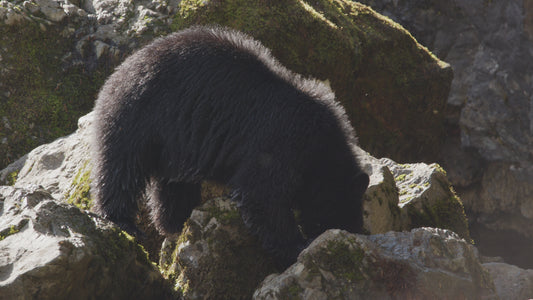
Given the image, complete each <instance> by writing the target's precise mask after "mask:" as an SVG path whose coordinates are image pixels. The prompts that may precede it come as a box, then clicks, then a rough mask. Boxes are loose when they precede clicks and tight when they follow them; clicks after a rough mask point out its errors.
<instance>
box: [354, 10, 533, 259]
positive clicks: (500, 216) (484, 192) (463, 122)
mask: <svg viewBox="0 0 533 300" xmlns="http://www.w3.org/2000/svg"><path fill="white" fill-rule="evenodd" d="M361 2H363V3H366V4H368V5H370V6H372V7H373V8H374V9H376V10H377V11H378V12H380V13H383V14H385V15H387V16H389V17H391V18H392V19H394V20H396V21H397V22H399V23H400V24H402V25H403V26H405V27H406V28H407V29H408V30H409V31H410V32H411V33H412V34H413V35H414V36H415V38H417V39H418V41H420V42H421V43H422V44H423V45H425V46H428V47H429V49H431V50H432V51H433V52H434V53H435V54H437V56H439V57H440V58H442V59H444V60H445V61H447V62H449V63H450V64H451V65H452V67H453V69H454V79H453V82H452V85H451V90H450V96H449V98H448V103H449V108H451V109H450V110H449V112H448V114H449V115H448V118H449V121H450V123H451V126H450V129H449V132H450V136H449V138H448V141H447V142H446V145H447V146H446V147H445V148H444V149H443V151H442V152H443V158H442V164H443V166H444V167H445V168H446V170H447V171H448V174H449V179H450V180H451V182H452V183H453V184H454V186H455V187H456V188H457V192H458V193H459V194H460V195H461V198H462V200H463V202H464V204H465V208H466V210H467V214H468V215H469V220H470V222H471V230H472V236H473V238H474V239H475V240H476V241H477V244H478V245H479V246H480V251H481V252H482V253H485V254H487V255H499V256H503V257H504V258H505V259H506V260H507V261H509V262H513V263H517V264H521V265H522V266H525V267H529V268H532V267H533V257H532V256H531V255H530V253H532V252H533V231H531V228H533V98H532V97H533V85H532V84H531V83H532V78H531V74H532V73H533V52H531V49H532V47H533V43H532V42H533V26H532V24H533V22H532V21H531V20H532V19H533V18H532V17H533V1H531V0H509V1H485V0H474V1H472V0H454V1H437V0H429V1H427V0H416V1H402V0H398V1H391V0H362V1H361ZM509 244H513V245H515V246H514V247H512V249H510V247H508V246H507V245H509Z"/></svg>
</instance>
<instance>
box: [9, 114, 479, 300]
mask: <svg viewBox="0 0 533 300" xmlns="http://www.w3.org/2000/svg"><path fill="white" fill-rule="evenodd" d="M92 120H93V114H88V115H86V116H84V117H82V118H80V120H79V122H78V123H79V128H78V130H77V131H76V132H75V133H73V134H71V135H69V136H67V137H63V138H60V139H58V140H56V141H54V142H52V143H50V144H46V145H42V146H40V147H38V148H36V149H35V150H34V151H32V152H30V153H29V154H28V155H27V157H26V159H25V160H24V161H23V162H17V163H16V164H15V166H11V167H9V168H7V170H16V165H18V166H19V168H21V170H20V171H19V173H18V174H19V178H18V179H17V181H16V183H15V187H16V188H20V189H24V188H27V187H28V186H34V185H36V184H38V185H40V186H42V189H43V190H44V191H46V192H47V193H50V194H51V196H52V195H53V196H54V197H57V199H58V200H61V201H62V202H65V201H66V202H71V203H73V204H76V205H78V206H79V207H82V208H89V207H90V206H91V204H90V194H89V178H90V177H89V173H90V169H91V168H90V162H88V161H87V159H88V157H89V155H88V151H89V147H88V145H87V141H88V138H89V134H90V131H89V130H90V128H91V123H92ZM356 150H357V152H358V155H359V157H360V159H361V165H362V167H363V168H364V169H365V171H366V172H367V173H368V174H369V175H370V179H371V180H370V187H369V189H368V191H367V193H366V194H365V198H364V207H365V228H367V229H368V231H369V233H372V234H374V233H384V232H387V231H390V230H396V231H401V230H410V229H411V228H413V227H417V226H441V227H443V228H450V229H452V230H454V231H456V232H458V233H460V234H461V235H462V236H463V237H464V238H466V239H467V240H469V235H468V228H467V227H466V219H465V217H464V212H463V210H462V206H461V203H460V201H459V199H457V198H456V197H454V196H453V195H454V194H453V191H452V190H451V189H450V186H449V184H448V183H447V181H446V178H445V176H444V174H443V171H442V169H440V168H438V167H437V165H426V164H406V165H400V164H396V163H394V162H393V161H391V160H389V159H379V160H378V159H376V158H374V157H372V156H370V155H369V154H368V153H366V152H364V151H362V150H360V149H356ZM3 173H4V174H5V173H6V171H5V170H4V171H1V172H0V174H3ZM415 183H416V184H415ZM224 192H227V191H226V190H225V189H224V188H223V187H220V186H216V185H213V184H206V185H205V186H204V191H203V197H204V199H210V198H212V197H215V196H218V195H220V194H224ZM437 204H438V205H437ZM439 205H440V206H439ZM434 207H437V208H438V209H437V210H435V209H434ZM412 208H416V209H415V210H414V211H415V212H416V213H415V214H413V213H412V211H413V209H412ZM186 228H187V229H186V231H185V232H184V234H183V235H182V237H181V238H180V239H178V240H177V241H171V240H168V241H167V242H166V244H165V247H164V249H165V250H164V251H163V252H162V253H163V256H162V257H161V260H160V261H161V268H162V269H163V270H164V274H165V276H166V277H167V278H169V279H170V280H171V281H172V282H173V284H174V285H175V287H176V288H177V289H179V290H180V291H181V292H183V293H184V294H185V295H186V296H187V297H189V298H191V299H193V298H198V297H202V296H209V295H213V293H214V292H213V288H215V290H217V291H218V292H219V293H221V291H222V290H224V291H225V292H227V293H228V294H229V295H233V296H235V295H237V294H239V295H244V294H247V295H251V294H252V292H253V288H254V287H255V286H256V285H257V284H258V283H259V282H260V281H261V280H262V277H261V274H262V275H265V276H266V274H268V273H269V272H271V271H272V270H273V269H272V268H273V266H272V265H271V264H270V263H269V262H268V258H267V257H265V254H264V253H263V252H262V250H261V249H260V248H259V247H257V245H256V244H255V243H254V242H255V240H254V239H253V238H251V237H250V236H249V235H247V231H246V230H245V228H244V227H243V225H242V222H241V219H240V216H239V213H238V211H236V210H235V207H234V205H232V204H231V203H228V202H227V200H226V201H223V200H220V199H219V200H217V201H215V202H213V203H212V202H208V203H207V204H206V205H205V206H204V207H202V208H200V209H198V210H195V211H194V213H193V214H192V218H191V220H190V221H189V222H188V226H187V227H186ZM147 234H148V235H149V236H150V237H155V238H154V239H151V240H149V241H143V244H144V245H145V246H147V247H149V249H150V254H151V257H152V259H157V251H158V250H157V249H158V247H159V245H160V243H161V241H160V240H159V239H158V237H157V236H155V233H154V232H153V231H151V232H150V231H147ZM175 250H176V252H175V253H174V251H175ZM235 254H237V256H235ZM246 261H248V262H250V263H249V264H248V263H246ZM234 267H235V269H236V270H240V271H235V269H234ZM250 270H251V273H249V274H248V272H249V271H250ZM243 273H244V274H248V275H246V276H243ZM263 277H264V276H263ZM221 278H222V280H220V279H221ZM230 282H231V284H230ZM243 282H245V283H246V284H243ZM251 283H253V284H251ZM206 286H208V287H209V288H206ZM237 287H238V288H237Z"/></svg>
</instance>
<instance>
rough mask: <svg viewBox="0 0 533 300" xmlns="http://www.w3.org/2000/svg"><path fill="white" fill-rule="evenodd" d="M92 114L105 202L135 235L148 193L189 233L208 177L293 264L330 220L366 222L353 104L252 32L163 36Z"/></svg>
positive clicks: (122, 69) (340, 224) (102, 208)
mask: <svg viewBox="0 0 533 300" xmlns="http://www.w3.org/2000/svg"><path fill="white" fill-rule="evenodd" d="M94 111H95V114H96V119H95V123H94V141H93V143H94V146H95V147H94V148H95V149H94V152H95V157H94V159H93V160H94V161H93V162H94V168H93V197H94V200H95V208H96V210H97V212H99V213H100V214H101V215H103V216H104V217H105V218H107V219H109V220H111V221H114V222H115V223H117V224H118V225H119V226H121V227H122V228H123V229H125V230H126V231H129V232H135V231H136V228H135V225H134V218H135V216H136V213H137V209H138V207H137V201H138V200H139V198H141V197H142V196H143V194H144V192H145V191H146V190H147V189H149V190H150V191H149V192H150V193H149V194H150V197H149V207H150V209H151V211H152V217H153V221H154V223H155V225H156V227H157V228H158V230H160V231H161V232H162V233H163V234H171V233H176V232H179V231H180V230H181V228H182V226H183V223H184V222H185V221H186V219H187V218H188V217H189V215H190V213H191V211H192V209H193V208H194V207H195V206H196V205H198V204H199V202H200V184H201V181H202V180H205V179H209V180H213V181H218V182H220V183H223V184H225V185H227V186H228V187H230V188H231V189H232V190H233V194H232V198H233V199H234V200H235V201H236V202H237V203H238V206H239V207H240V211H241V214H242V218H243V220H244V222H245V224H246V226H247V227H248V228H249V229H250V231H251V232H252V233H253V234H255V235H256V236H257V237H258V238H259V239H260V241H261V242H262V245H263V247H264V248H265V249H266V250H268V251H270V252H271V253H273V254H274V255H276V256H277V257H278V259H280V260H281V261H282V262H284V263H286V264H288V263H291V262H294V260H295V259H296V256H297V255H298V253H299V251H300V250H302V248H303V247H304V245H305V244H306V242H307V241H309V240H310V239H313V238H314V237H316V236H317V235H319V234H320V233H322V232H323V231H324V230H326V229H328V228H341V229H346V230H348V231H351V232H361V230H362V220H363V216H362V200H361V198H362V195H363V193H364V192H365V190H366V188H367V186H368V181H369V179H368V175H367V174H365V173H364V172H363V171H362V170H361V167H360V166H359V163H358V160H357V158H356V156H355V155H354V153H353V146H354V145H355V143H356V137H355V133H354V130H353V128H352V127H351V125H350V123H349V121H348V119H347V117H346V115H345V111H344V110H343V108H342V107H341V106H340V105H339V104H338V103H337V102H336V101H335V99H334V94H333V92H332V91H331V89H330V88H329V87H327V86H326V85H325V84H323V83H321V82H319V81H316V80H313V79H306V78H304V77H302V76H301V75H298V74H295V73H293V72H291V71H289V70H288V69H286V68H285V67H283V66H282V65H281V64H280V63H279V62H278V61H277V60H276V59H275V58H273V57H272V55H271V54H270V51H269V50H268V49H267V48H266V47H264V46H263V45H262V44H261V43H259V42H258V41H256V40H254V39H252V38H250V37H249V36H247V35H245V34H242V33H240V32H237V31H233V30H229V29H225V28H220V27H200V26H198V27H192V28H189V29H186V30H183V31H180V32H177V33H174V34H171V35H169V36H167V37H163V38H159V39H156V40H155V41H154V42H152V43H151V44H149V45H148V46H146V47H144V48H142V49H140V50H139V51H137V52H136V53H134V54H133V55H131V56H130V57H129V58H127V59H126V60H125V61H124V63H122V65H120V66H119V67H118V68H117V69H116V71H115V72H114V74H112V75H111V76H110V77H109V79H108V80H107V81H106V83H105V84H104V86H103V88H102V90H101V91H100V94H99V96H98V100H97V101H96V104H95V107H94ZM294 211H299V217H298V219H299V221H300V222H299V225H300V226H301V228H299V227H298V223H297V221H296V218H295V214H294Z"/></svg>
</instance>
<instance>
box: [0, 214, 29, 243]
mask: <svg viewBox="0 0 533 300" xmlns="http://www.w3.org/2000/svg"><path fill="white" fill-rule="evenodd" d="M28 221H29V220H28V219H23V220H22V221H21V222H20V223H19V224H17V225H11V226H9V227H8V228H6V229H4V230H2V231H0V241H2V240H4V239H5V238H7V237H8V236H10V235H13V234H16V233H18V232H20V230H21V229H22V227H24V226H26V224H28Z"/></svg>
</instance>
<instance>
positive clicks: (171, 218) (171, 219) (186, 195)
mask: <svg viewBox="0 0 533 300" xmlns="http://www.w3.org/2000/svg"><path fill="white" fill-rule="evenodd" d="M200 200H201V185H200V183H187V182H172V181H169V180H168V179H165V178H158V179H153V180H152V184H151V193H150V197H149V202H148V205H149V206H150V208H151V209H150V211H151V215H152V221H153V222H154V225H155V226H156V228H157V230H158V231H159V232H160V233H161V234H163V235H170V234H175V233H180V232H181V230H182V228H183V224H184V223H185V221H187V219H188V218H189V217H190V215H191V212H192V210H193V209H194V208H195V207H196V206H197V205H198V204H199V203H200Z"/></svg>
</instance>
